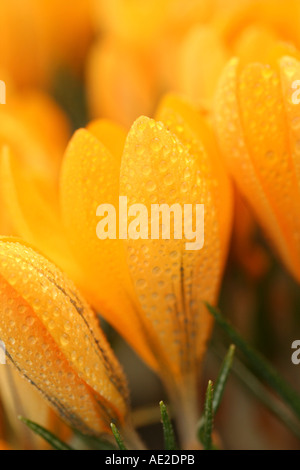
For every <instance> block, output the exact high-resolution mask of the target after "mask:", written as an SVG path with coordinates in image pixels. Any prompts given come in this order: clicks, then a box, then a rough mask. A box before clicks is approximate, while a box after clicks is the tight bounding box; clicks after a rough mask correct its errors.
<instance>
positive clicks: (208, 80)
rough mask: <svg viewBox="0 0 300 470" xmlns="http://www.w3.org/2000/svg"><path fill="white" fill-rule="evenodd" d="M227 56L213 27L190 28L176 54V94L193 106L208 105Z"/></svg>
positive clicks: (199, 26)
mask: <svg viewBox="0 0 300 470" xmlns="http://www.w3.org/2000/svg"><path fill="white" fill-rule="evenodd" d="M212 51H213V52H212ZM228 55H229V54H228V51H227V49H226V48H225V46H224V44H223V42H222V39H221V37H220V36H219V35H218V34H217V32H216V31H215V29H214V28H212V27H209V26H203V25H197V26H195V27H194V28H192V29H191V30H190V31H189V32H188V34H187V35H186V37H185V38H184V40H183V41H182V44H181V46H180V49H179V53H178V73H177V76H178V79H177V80H178V82H177V89H178V91H180V92H182V93H184V94H185V95H186V96H188V97H189V98H190V99H191V100H192V101H193V102H194V103H202V102H208V103H210V101H211V99H212V98H213V96H214V93H215V89H216V85H217V83H218V79H219V76H220V73H221V72H222V69H223V67H224V66H225V64H226V62H227V60H228V58H229V57H228Z"/></svg>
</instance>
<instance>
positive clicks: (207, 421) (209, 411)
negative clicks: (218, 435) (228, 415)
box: [200, 380, 214, 450]
mask: <svg viewBox="0 0 300 470" xmlns="http://www.w3.org/2000/svg"><path fill="white" fill-rule="evenodd" d="M213 396H214V392H213V383H212V381H211V380H209V382H208V386H207V390H206V396H205V406H204V424H203V428H202V430H201V433H200V438H201V442H202V444H203V447H204V450H212V431H213V421H214V411H213Z"/></svg>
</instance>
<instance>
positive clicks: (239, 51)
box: [0, 0, 300, 449]
mask: <svg viewBox="0 0 300 470" xmlns="http://www.w3.org/2000/svg"><path fill="white" fill-rule="evenodd" d="M299 3H300V2H299V1H298V0H295V1H294V0H286V1H285V2H282V0H280V1H279V0H146V1H143V2H141V1H140V0H73V1H72V2H61V1H60V2H58V1H57V0H27V1H26V2H24V0H9V1H8V0H0V80H3V81H4V82H5V83H6V104H5V105H0V146H1V147H3V146H4V145H7V144H9V145H10V146H11V147H12V148H13V150H14V152H15V154H16V155H17V156H18V158H20V160H21V161H22V162H23V168H24V172H25V173H26V172H28V173H30V172H36V173H38V174H40V173H42V174H43V175H44V176H45V174H46V176H47V178H48V179H49V180H51V182H52V181H53V182H54V184H57V181H58V173H59V168H60V163H61V160H62V157H63V153H64V149H65V148H66V145H67V143H68V140H69V138H70V137H71V135H72V133H73V132H74V131H75V130H76V129H78V128H80V127H83V126H85V125H86V124H87V123H88V122H89V121H91V120H92V119H95V118H101V117H103V118H109V119H113V120H114V121H116V122H118V123H119V124H121V125H123V126H125V127H126V128H129V127H130V126H131V124H132V123H133V121H134V120H135V119H136V118H137V117H139V116H140V115H142V114H144V115H147V116H152V115H153V113H154V111H155V109H156V106H157V104H158V102H159V100H160V99H161V97H162V96H163V95H164V94H165V93H167V92H170V91H172V92H177V93H180V94H183V95H185V96H186V97H188V99H190V100H191V101H192V102H193V103H195V104H196V105H197V106H201V107H202V108H205V109H206V110H207V113H208V114H209V112H210V110H211V107H212V103H213V97H214V92H215V88H216V85H217V82H218V78H219V76H220V73H221V71H222V69H223V67H224V65H225V64H226V63H227V61H228V60H229V59H230V58H231V57H232V56H235V55H237V56H239V57H241V58H243V59H244V60H247V59H249V58H252V59H255V58H256V60H261V59H263V51H262V47H261V45H262V44H263V45H264V47H265V48H267V47H268V45H269V44H271V43H272V41H284V42H285V43H288V44H289V47H291V49H293V50H294V48H295V49H296V48H299V46H300V24H299V23H300V5H299ZM283 4H284V5H283ZM299 78H300V77H299ZM0 176H1V175H0ZM0 202H1V207H0V211H1V212H0V231H1V234H2V235H10V234H15V232H16V229H15V227H14V224H13V223H12V221H11V220H9V217H7V214H6V210H5V203H4V202H3V201H1V196H0ZM219 306H220V309H221V311H222V312H223V313H224V315H226V317H227V318H228V319H230V321H231V322H232V323H233V324H234V325H235V327H236V329H238V330H239V332H240V333H241V335H242V336H243V337H244V338H245V339H246V340H247V341H249V342H250V343H251V344H253V345H254V346H255V347H256V348H257V349H258V350H259V351H260V352H261V353H262V354H263V355H264V356H265V357H266V358H267V359H268V360H270V361H271V362H272V363H273V364H274V365H275V367H276V368H277V369H278V370H279V371H280V373H281V374H282V375H283V376H284V377H285V378H286V379H287V380H288V381H289V382H290V383H291V385H293V386H294V388H296V389H297V390H298V391H299V393H300V374H299V370H300V369H299V368H300V365H299V366H298V367H297V366H295V365H293V364H292V362H291V355H292V350H291V344H292V342H293V341H294V340H295V339H298V338H300V314H299V310H300V309H299V307H300V289H299V286H298V285H297V284H296V283H295V282H294V281H293V280H292V279H291V277H290V276H289V274H288V273H287V272H286V270H285V269H284V268H283V267H282V266H281V264H280V263H279V262H278V260H277V258H275V256H274V254H273V252H272V251H271V250H270V248H269V246H268V243H267V242H266V241H265V239H264V237H263V235H262V233H261V232H260V230H259V228H258V227H257V225H256V223H255V221H254V219H253V216H252V214H251V212H250V210H249V208H248V207H247V205H246V203H245V202H244V201H243V200H242V198H241V196H240V195H239V194H238V193H237V192H236V201H235V220H234V227H233V234H232V242H231V248H230V253H229V256H228V262H227V267H226V272H225V275H224V279H223V283H222V289H221V295H220V300H219ZM99 314H101V312H99ZM104 328H105V331H106V333H107V335H108V338H109V340H110V341H111V344H112V345H113V347H114V349H115V351H116V354H117V356H118V357H119V359H120V361H121V363H122V364H123V366H124V369H125V372H126V374H127V375H128V378H129V383H130V390H131V394H132V396H131V399H132V406H133V409H134V420H135V423H136V425H137V426H138V428H139V430H140V431H141V434H142V436H143V437H144V438H145V440H146V441H147V442H149V445H150V446H152V448H160V446H161V443H162V431H161V425H160V424H159V420H160V418H159V407H158V403H159V401H160V400H161V399H166V397H165V395H164V392H163V389H162V387H161V384H160V383H159V381H158V379H157V378H156V376H155V375H154V374H152V372H151V371H149V369H148V368H146V366H144V365H143V364H142V362H141V361H140V359H139V358H138V357H137V356H136V355H135V354H134V353H133V352H132V351H131V350H130V348H129V347H128V346H127V345H126V344H125V343H124V342H123V340H121V338H119V336H118V335H117V334H116V333H115V332H114V331H112V329H111V328H110V327H109V326H108V325H106V324H104ZM228 345H229V342H228V339H227V338H226V337H224V335H223V334H222V332H221V331H220V330H219V329H218V327H216V328H215V330H214V334H213V338H212V341H211V343H210V345H209V349H208V352H207V355H206V359H205V363H204V364H203V373H202V383H201V388H200V393H199V400H200V403H201V405H203V403H204V393H205V388H206V384H207V381H208V379H212V380H214V379H215V378H216V376H217V374H218V370H219V368H220V365H221V361H222V358H223V357H224V355H225V353H226V348H227V347H228ZM236 369H237V370H236V371H235V368H234V371H233V372H232V374H231V377H230V380H229V382H228V385H227V388H226V392H225V396H224V399H223V403H222V406H221V409H220V411H219V413H218V415H217V418H216V422H215V432H216V435H217V439H218V441H219V442H220V446H221V447H224V448H226V449H300V441H299V439H298V438H297V437H295V435H294V434H293V433H292V432H291V431H290V430H288V429H287V427H286V426H285V425H283V424H282V423H281V422H280V420H279V419H278V418H276V417H274V416H273V414H272V413H271V411H270V410H268V407H267V406H265V404H263V403H262V400H263V399H264V397H266V396H267V397H268V395H265V394H264V393H265V392H264V390H263V391H261V390H260V389H259V390H257V388H256V385H257V384H256V382H255V383H254V384H253V383H252V382H251V380H252V378H253V377H252V376H251V377H249V376H248V375H247V373H246V372H245V371H244V370H243V368H242V367H241V368H239V367H236ZM298 369H299V370H298ZM0 378H1V377H0ZM16 387H17V388H18V386H16ZM251 390H252V391H251ZM253 391H256V395H260V398H258V397H257V396H254V395H255V394H254V393H253ZM20 393H21V392H20ZM268 393H269V392H268ZM0 394H1V395H2V401H5V402H6V400H7V391H5V390H4V388H3V383H2V389H1V382H0ZM266 401H267V402H268V398H267V399H266ZM15 405H16V403H15V402H14V404H12V405H11V407H7V406H6V405H5V406H4V405H3V404H2V405H1V403H0V439H1V438H2V439H6V440H8V441H9V442H10V443H11V445H12V446H13V447H14V448H23V447H24V446H25V447H26V446H27V447H28V448H30V447H32V446H33V447H34V446H36V445H37V446H38V445H40V443H39V444H37V443H35V442H32V439H30V438H28V434H27V435H26V436H25V437H24V430H23V432H19V430H18V432H16V429H17V428H18V429H19V426H23V425H22V424H19V423H18V424H16V420H15V417H13V416H12V413H14V412H15ZM31 412H32V415H31V416H30V413H31ZM28 413H29V416H28V418H31V419H34V414H35V413H36V410H34V411H30V410H28ZM7 436H8V438H7Z"/></svg>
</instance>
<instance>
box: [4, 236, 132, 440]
mask: <svg viewBox="0 0 300 470" xmlns="http://www.w3.org/2000/svg"><path fill="white" fill-rule="evenodd" d="M0 261H1V263H0V266H1V267H0V290H1V299H2V302H1V306H0V309H1V315H0V336H1V339H2V341H3V342H4V343H5V346H6V352H7V356H8V358H9V360H10V361H11V362H12V363H13V364H14V365H15V367H16V368H17V369H18V370H19V371H20V372H21V374H22V375H23V376H25V377H26V378H27V379H29V381H30V382H31V383H32V384H33V385H34V386H35V387H36V388H37V389H38V390H39V391H40V392H41V393H42V394H43V395H44V397H45V398H46V399H47V400H48V401H49V402H50V404H51V405H52V406H53V407H54V408H56V409H57V411H58V412H59V413H60V414H61V416H62V417H63V418H64V419H65V420H66V421H67V422H68V423H69V424H71V425H72V426H73V427H77V428H79V429H81V430H83V431H85V432H87V433H90V434H99V433H101V432H105V431H106V432H107V431H109V423H110V422H111V420H113V419H116V420H117V421H118V422H120V423H124V419H125V415H126V413H127V404H126V402H127V387H126V381H125V379H124V377H123V375H122V371H121V369H120V366H119V365H118V363H117V360H116V359H115V357H114V355H113V353H112V351H111V349H110V347H109V346H108V343H107V342H106V340H105V338H104V336H103V334H102V332H101V330H100V328H99V326H98V323H97V321H96V317H95V316H94V314H93V312H92V311H91V310H90V308H89V307H88V305H87V304H86V303H85V301H84V300H83V299H82V298H81V296H80V294H79V293H78V292H77V291H76V288H75V287H74V285H73V284H72V283H71V281H69V280H68V279H66V277H65V276H64V275H63V274H62V273H61V272H60V271H59V270H58V269H57V268H56V267H55V266H54V265H53V264H51V263H50V262H48V261H47V260H46V259H45V258H43V257H42V256H41V255H39V254H38V253H36V252H35V251H34V250H32V249H31V248H30V247H29V246H27V245H25V244H23V243H21V242H19V241H18V240H14V239H3V238H2V239H1V240H0Z"/></svg>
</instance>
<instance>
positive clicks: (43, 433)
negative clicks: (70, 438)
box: [19, 416, 74, 450]
mask: <svg viewBox="0 0 300 470" xmlns="http://www.w3.org/2000/svg"><path fill="white" fill-rule="evenodd" d="M19 419H20V421H22V422H23V423H24V424H26V426H27V427H28V428H29V429H31V430H32V431H33V432H34V433H35V434H37V435H38V436H40V437H42V438H43V439H44V440H45V441H46V442H48V444H50V445H51V446H52V447H53V449H54V450H74V449H72V447H70V446H68V445H67V444H65V443H64V442H62V441H61V440H60V439H59V438H58V437H57V436H55V435H54V434H52V432H50V431H48V430H47V429H45V428H43V427H42V426H40V425H39V424H37V423H34V422H33V421H30V420H29V419H26V418H24V417H23V416H19Z"/></svg>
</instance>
